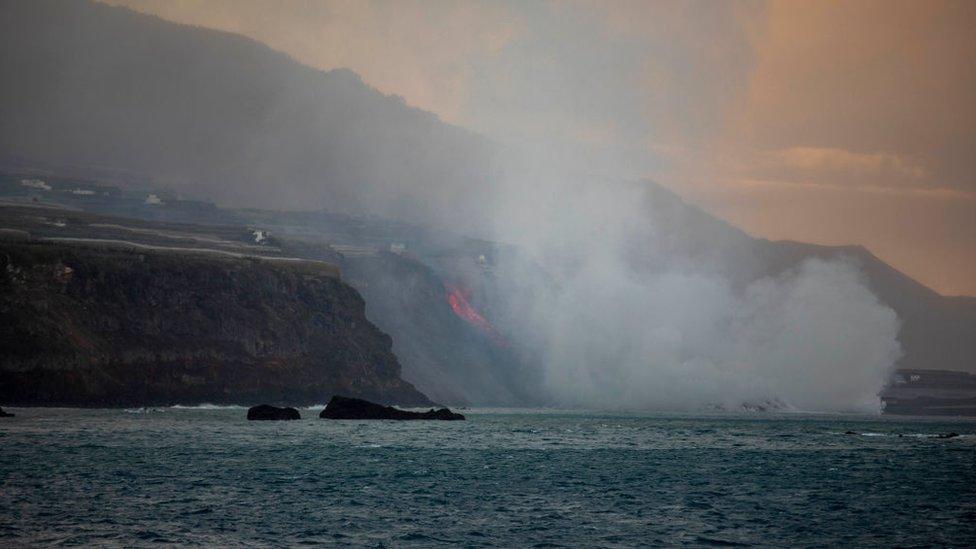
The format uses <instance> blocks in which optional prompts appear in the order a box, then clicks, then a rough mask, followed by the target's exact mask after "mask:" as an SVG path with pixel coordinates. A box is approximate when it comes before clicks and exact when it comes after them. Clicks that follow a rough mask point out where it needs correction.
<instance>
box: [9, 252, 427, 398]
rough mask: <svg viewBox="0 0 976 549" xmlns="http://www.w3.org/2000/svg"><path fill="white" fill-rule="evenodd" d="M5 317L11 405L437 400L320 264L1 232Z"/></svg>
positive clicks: (358, 300) (355, 297)
mask: <svg viewBox="0 0 976 549" xmlns="http://www.w3.org/2000/svg"><path fill="white" fill-rule="evenodd" d="M0 318H2V319H3V321H2V322H0V402H6V403H8V404H10V405H19V406H99V407H115V406H119V407H133V406H166V405H172V404H202V403H212V404H251V403H254V402H282V401H287V402H292V403H295V404H298V405H309V404H312V403H315V402H322V398H323V397H324V396H326V395H332V394H336V393H339V392H342V393H345V394H352V395H355V396H358V397H363V398H369V399H372V400H377V401H380V402H402V403H405V404H407V405H411V406H426V405H430V404H431V403H430V401H429V400H428V399H427V397H426V396H424V395H423V394H422V393H420V392H419V391H417V389H415V388H414V387H413V385H411V384H410V383H407V382H406V381H404V380H403V379H402V378H401V377H400V364H399V363H398V362H397V358H396V356H394V354H393V351H392V341H391V339H390V337H389V336H388V335H386V334H384V333H383V332H381V331H380V330H379V329H378V328H376V326H374V325H373V324H371V323H370V322H369V321H368V320H367V319H366V317H365V304H364V302H363V299H362V297H360V295H359V294H358V293H357V292H356V290H354V289H353V288H352V287H350V286H348V285H347V284H345V283H344V282H343V281H342V280H341V279H340V278H339V277H338V275H337V273H336V270H335V267H333V266H331V265H328V264H326V263H321V262H315V261H275V260H272V259H265V258H256V257H234V256H227V255H226V254H218V253H183V252H179V251H164V250H158V249H148V248H130V249H123V248H119V247H112V246H108V245H103V244H96V243H85V244H78V243H70V244H69V243H54V242H44V241H40V242H39V241H27V242H24V241H4V240H0Z"/></svg>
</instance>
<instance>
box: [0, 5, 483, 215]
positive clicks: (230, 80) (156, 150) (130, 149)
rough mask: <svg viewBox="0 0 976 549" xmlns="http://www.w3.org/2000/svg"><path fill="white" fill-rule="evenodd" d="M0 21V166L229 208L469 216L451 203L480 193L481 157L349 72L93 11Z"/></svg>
mask: <svg viewBox="0 0 976 549" xmlns="http://www.w3.org/2000/svg"><path fill="white" fill-rule="evenodd" d="M0 10H2V13H0V73H2V74H4V75H5V80H6V81H7V82H9V83H10V84H11V85H5V86H3V87H2V90H0V119H2V120H3V122H2V126H0V150H2V151H3V154H4V155H7V156H14V157H19V158H22V159H26V160H34V161H46V162H50V163H55V164H61V165H69V166H76V167H90V168H98V167H100V168H106V169H111V170H125V171H130V172H134V173H137V174H144V175H146V176H151V177H153V178H154V179H155V180H157V181H161V182H164V183H166V184H167V185H168V186H170V187H171V188H173V189H174V190H177V191H182V192H185V193H190V194H192V195H195V196H199V197H207V198H210V199H213V200H215V201H217V202H219V203H222V204H229V205H236V206H264V207H277V208H289V209H319V208H328V209H331V210H337V211H347V212H359V213H362V212H369V213H375V214H380V215H385V216H395V217H400V218H404V219H413V220H416V219H418V218H422V217H429V216H430V215H431V214H432V213H434V212H436V213H437V214H438V216H440V217H443V218H445V219H448V220H450V221H461V220H463V219H466V218H467V219H471V216H473V215H477V214H478V213H479V212H477V211H474V210H467V211H463V212H462V211H458V210H459V206H458V204H468V203H471V202H470V201H471V199H477V196H478V192H479V189H483V188H484V186H485V183H486V181H487V176H488V170H489V161H490V158H489V154H490V145H489V144H488V143H487V142H486V141H485V140H484V139H483V138H481V137H479V136H477V135H474V134H472V133H471V132H468V131H466V130H463V129H461V128H457V127H453V126H449V125H447V124H444V123H441V122H440V121H439V120H438V119H437V118H436V117H435V116H434V115H432V114H430V113H428V112H424V111H421V110H419V109H414V108H410V107H407V106H405V105H404V104H403V102H402V101H401V100H400V99H398V98H396V97H388V96H384V95H383V94H381V93H379V92H377V91H376V90H375V89H373V88H371V87H369V86H368V85H366V84H364V83H363V82H362V80H360V78H359V77H358V76H357V75H356V74H354V73H352V72H351V71H348V70H335V71H331V72H321V71H317V70H313V69H310V68H308V67H305V66H303V65H300V64H298V63H296V62H294V61H293V60H291V59H290V58H288V57H287V56H285V55H283V54H281V53H278V52H275V51H273V50H271V49H269V48H268V47H267V46H264V45H262V44H259V43H257V42H255V41H253V40H250V39H247V38H243V37H241V36H237V35H232V34H228V33H223V32H218V31H212V30H207V29H202V28H199V27H189V26H183V25H176V24H173V23H169V22H166V21H163V20H161V19H158V18H155V17H151V16H146V15H143V14H139V13H136V12H132V11H130V10H127V9H121V8H113V7H109V6H105V5H101V4H95V3H91V2H87V1H78V2H60V1H57V0H40V1H37V2H19V1H16V0H10V1H6V0H5V1H4V2H3V3H2V7H0ZM418 190H423V194H420V193H419V192H418ZM461 195H464V198H465V199H464V200H462V199H461ZM455 212H456V215H455ZM471 221H477V219H471ZM481 222H482V223H484V217H483V216H482V218H481Z"/></svg>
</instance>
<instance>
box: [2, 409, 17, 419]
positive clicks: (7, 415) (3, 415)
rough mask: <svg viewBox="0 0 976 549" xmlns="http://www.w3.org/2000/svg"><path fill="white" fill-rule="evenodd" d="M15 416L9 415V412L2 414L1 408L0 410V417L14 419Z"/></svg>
mask: <svg viewBox="0 0 976 549" xmlns="http://www.w3.org/2000/svg"><path fill="white" fill-rule="evenodd" d="M15 415H17V414H11V413H10V412H4V411H3V408H0V417H14V416H15Z"/></svg>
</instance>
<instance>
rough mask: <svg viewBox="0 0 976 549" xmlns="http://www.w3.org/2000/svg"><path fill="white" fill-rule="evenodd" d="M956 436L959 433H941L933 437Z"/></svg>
mask: <svg viewBox="0 0 976 549" xmlns="http://www.w3.org/2000/svg"><path fill="white" fill-rule="evenodd" d="M957 436H959V433H942V434H940V435H939V436H937V437H935V438H956V437H957Z"/></svg>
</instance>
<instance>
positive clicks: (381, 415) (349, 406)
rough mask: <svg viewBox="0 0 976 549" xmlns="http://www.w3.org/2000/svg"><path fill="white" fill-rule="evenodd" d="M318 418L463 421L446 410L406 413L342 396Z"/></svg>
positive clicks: (458, 415)
mask: <svg viewBox="0 0 976 549" xmlns="http://www.w3.org/2000/svg"><path fill="white" fill-rule="evenodd" d="M319 417H320V418H323V419H396V420H411V419H433V420H444V421H454V420H463V419H464V416H463V415H461V414H456V413H454V412H452V411H450V410H448V409H447V408H440V409H438V410H434V409H431V410H428V411H426V412H408V411H406V410H399V409H397V408H394V407H392V406H383V405H382V404H376V403H373V402H369V401H368V400H362V399H359V398H349V397H343V396H334V397H332V400H330V401H329V404H327V405H326V407H325V409H324V410H322V412H321V413H320V414H319Z"/></svg>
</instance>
